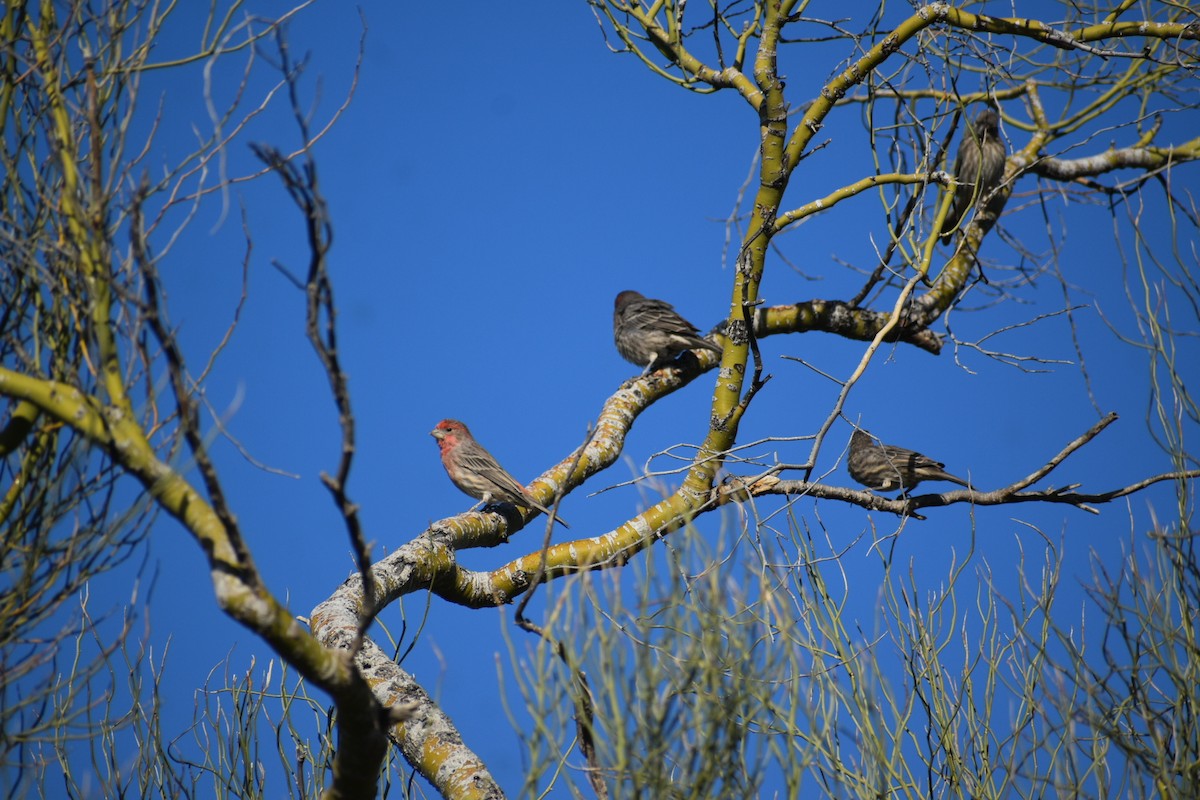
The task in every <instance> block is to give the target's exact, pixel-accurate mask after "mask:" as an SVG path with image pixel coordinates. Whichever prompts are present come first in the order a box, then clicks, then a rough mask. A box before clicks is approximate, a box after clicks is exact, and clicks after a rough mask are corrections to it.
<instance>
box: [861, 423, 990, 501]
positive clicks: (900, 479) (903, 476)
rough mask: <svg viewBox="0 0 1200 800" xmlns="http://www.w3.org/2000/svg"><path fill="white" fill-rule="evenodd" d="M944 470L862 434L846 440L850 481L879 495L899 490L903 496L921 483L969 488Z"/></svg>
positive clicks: (912, 454)
mask: <svg viewBox="0 0 1200 800" xmlns="http://www.w3.org/2000/svg"><path fill="white" fill-rule="evenodd" d="M944 466H946V465H945V464H942V463H939V462H937V461H934V460H933V459H932V458H928V457H927V456H923V455H921V454H920V453H914V452H913V451H912V450H905V449H904V448H903V447H893V446H892V445H890V444H883V443H881V442H879V441H877V440H876V439H875V437H873V436H872V435H871V434H869V433H867V432H866V431H863V430H855V431H854V435H853V436H851V437H850V458H849V459H847V463H846V468H847V470H848V471H849V472H850V477H851V478H854V480H856V481H858V482H859V483H861V484H862V485H863V486H866V487H867V488H868V489H874V490H876V491H881V492H890V491H892V490H894V489H903V490H904V491H906V492H907V491H908V490H909V489H912V488H913V487H915V486H916V485H917V484H918V483H920V482H921V481H950V482H951V483H957V484H958V485H959V486H966V487H967V488H970V486H971V485H970V484H969V483H967V482H966V481H964V480H963V479H962V478H959V477H958V476H956V475H951V474H950V473H949V472H946V471H945V470H944V469H942V467H944Z"/></svg>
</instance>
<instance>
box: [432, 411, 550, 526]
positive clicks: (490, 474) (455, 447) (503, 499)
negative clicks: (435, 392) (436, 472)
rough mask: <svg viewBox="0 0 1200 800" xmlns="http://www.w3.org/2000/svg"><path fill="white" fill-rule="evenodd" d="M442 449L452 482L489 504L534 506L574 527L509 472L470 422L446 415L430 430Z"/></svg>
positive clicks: (443, 463)
mask: <svg viewBox="0 0 1200 800" xmlns="http://www.w3.org/2000/svg"><path fill="white" fill-rule="evenodd" d="M429 435H430V436H432V437H433V438H434V439H436V440H437V444H438V449H439V450H441V452H442V466H443V467H445V468H446V474H447V475H449V476H450V482H451V483H453V484H454V485H455V486H457V487H458V488H459V489H461V490H462V491H463V492H465V493H466V494H468V495H470V496H471V497H474V498H475V499H476V500H482V501H483V502H484V503H485V504H491V503H509V504H511V505H514V506H522V507H523V508H534V509H537V510H538V511H540V512H542V513H543V514H545V515H546V516H547V517H550V518H551V519H553V520H554V521H555V522H557V523H558V524H560V525H562V526H563V527H564V528H569V527H571V526H570V525H568V524H567V521H566V520H564V519H563V518H562V517H559V516H556V515H555V514H553V513H552V512H551V511H550V509H548V508H546V507H545V506H544V505H542V504H541V503H539V502H538V501H537V500H534V499H533V497H532V496H531V495H530V494H529V491H528V490H527V489H526V488H525V487H524V486H522V485H521V484H519V483H517V480H516V478H514V477H513V476H512V475H509V474H508V473H507V472H505V470H504V467H502V466H500V464H499V462H497V461H496V459H495V458H493V457H492V454H491V453H489V452H488V451H487V450H485V449H483V445H481V444H480V443H479V442H477V441H475V437H474V436H472V435H471V431H470V430H468V428H467V426H466V425H464V424H462V423H461V422H459V421H458V420H456V419H444V420H442V421H441V422H439V423H438V424H437V426H436V427H434V429H433V430H431V431H430V432H429Z"/></svg>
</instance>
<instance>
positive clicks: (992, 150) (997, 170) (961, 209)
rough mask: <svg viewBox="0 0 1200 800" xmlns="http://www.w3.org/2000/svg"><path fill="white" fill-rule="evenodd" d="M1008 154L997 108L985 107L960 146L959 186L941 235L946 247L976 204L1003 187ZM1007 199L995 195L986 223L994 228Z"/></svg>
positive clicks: (956, 176)
mask: <svg viewBox="0 0 1200 800" xmlns="http://www.w3.org/2000/svg"><path fill="white" fill-rule="evenodd" d="M1007 155H1008V153H1007V150H1006V148H1005V146H1004V141H1003V140H1002V139H1001V138H1000V114H999V113H997V111H996V109H994V108H985V109H984V110H983V111H981V112H979V116H977V117H975V119H974V121H972V122H969V123H967V129H966V131H965V132H964V133H963V137H962V143H961V144H960V145H959V146H958V158H957V159H955V161H954V180H956V181H957V182H958V186H957V187H956V188H955V190H954V201H953V203H952V204H951V205H950V212H949V213H948V214H947V215H946V219H945V220H944V221H943V222H942V230H941V232H940V233H939V234H938V235H939V236H941V237H942V243H943V244H949V243H950V240H951V238H953V236H954V232H955V231H956V230H958V229H959V226H961V225H962V224H963V223H964V222H967V220H968V217H967V214H968V213H970V210H971V207H972V206H973V205H975V203H976V201H978V200H979V199H980V198H981V197H983V196H985V195H987V194H988V193H990V192H991V191H992V190H993V189H995V188H996V187H997V186H999V185H1000V181H1001V180H1002V179H1003V178H1004V159H1005V158H1006V157H1007ZM1006 199H1007V198H1004V197H1000V196H999V195H993V196H992V198H991V200H989V202H988V204H987V205H986V206H985V210H986V212H987V216H988V217H989V219H988V220H987V221H985V222H984V223H983V224H985V225H986V226H988V227H991V224H992V223H993V222H994V221H995V219H996V217H998V216H999V215H1000V212H1001V211H1003V210H1004V202H1005V200H1006Z"/></svg>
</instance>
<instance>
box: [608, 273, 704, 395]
mask: <svg viewBox="0 0 1200 800" xmlns="http://www.w3.org/2000/svg"><path fill="white" fill-rule="evenodd" d="M699 333H700V330H699V329H698V328H697V327H696V326H695V325H693V324H692V323H690V322H688V321H687V320H686V319H684V318H683V317H681V316H679V314H678V313H677V312H676V311H675V309H674V308H673V307H672V306H671V304H670V303H664V302H663V301H662V300H651V299H650V298H648V297H643V296H642V295H640V294H639V293H637V292H634V291H624V292H621V293H620V294H619V295H617V299H616V301H615V302H614V303H613V340H614V341H616V343H617V352H619V353H620V354H621V356H622V358H624V359H625V360H626V361H632V362H633V363H634V364H637V365H638V366H639V367H645V369H643V370H642V374H643V375H645V374H647V373H648V372H650V370H651V369H653V368H654V367H656V366H658V365H659V364H661V363H663V362H666V361H670V360H671V359H673V358H675V356H677V355H679V354H680V353H682V352H683V351H684V350H697V349H704V350H712V351H713V352H714V353H720V352H721V346H720V345H718V344H715V343H714V342H711V341H709V340H708V339H705V338H702V337H701V336H699Z"/></svg>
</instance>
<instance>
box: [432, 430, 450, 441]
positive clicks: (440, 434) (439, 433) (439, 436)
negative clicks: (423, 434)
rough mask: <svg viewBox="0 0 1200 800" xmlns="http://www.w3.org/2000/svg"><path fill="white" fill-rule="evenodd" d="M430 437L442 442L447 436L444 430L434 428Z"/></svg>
mask: <svg viewBox="0 0 1200 800" xmlns="http://www.w3.org/2000/svg"><path fill="white" fill-rule="evenodd" d="M429 435H430V436H432V437H433V438H435V439H437V440H438V441H439V442H440V441H441V440H442V437H443V436H445V435H446V432H445V431H444V430H442V429H441V428H434V429H433V430H431V431H430V432H429Z"/></svg>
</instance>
